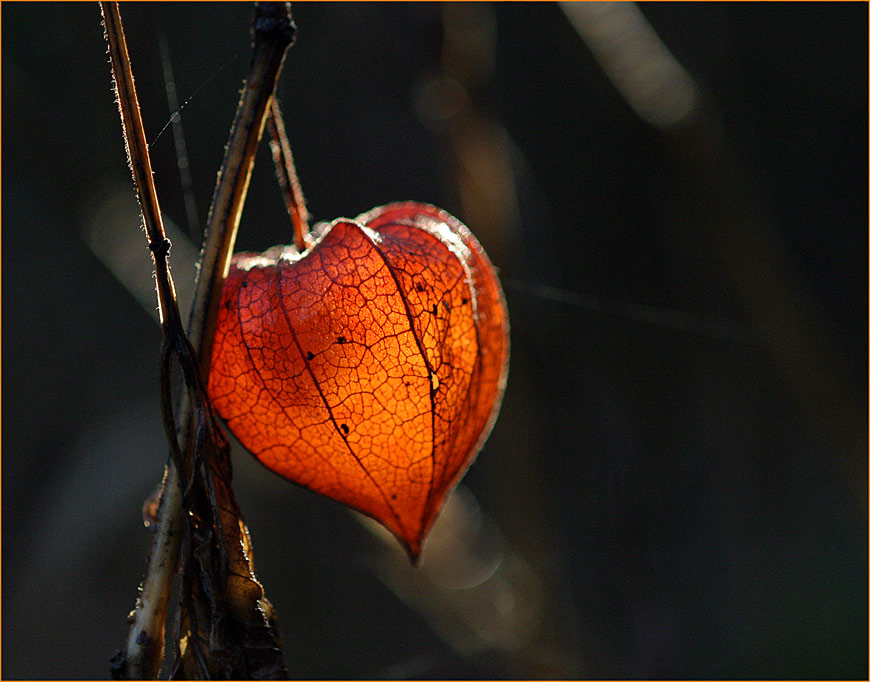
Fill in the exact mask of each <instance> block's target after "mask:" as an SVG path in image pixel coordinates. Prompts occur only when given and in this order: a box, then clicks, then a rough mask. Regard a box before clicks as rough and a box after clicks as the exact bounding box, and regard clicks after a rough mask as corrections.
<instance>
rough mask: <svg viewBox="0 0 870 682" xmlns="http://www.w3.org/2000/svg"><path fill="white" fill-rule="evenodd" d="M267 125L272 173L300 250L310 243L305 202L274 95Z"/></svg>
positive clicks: (294, 240)
mask: <svg viewBox="0 0 870 682" xmlns="http://www.w3.org/2000/svg"><path fill="white" fill-rule="evenodd" d="M268 125H269V135H270V137H271V139H270V141H269V148H270V149H271V150H272V160H273V161H274V162H275V175H276V176H277V178H278V185H279V186H280V187H281V192H282V194H283V195H284V205H285V206H286V207H287V213H289V214H290V219H291V220H292V221H293V243H294V244H296V248H297V249H299V251H304V250H305V249H307V248H308V247H309V246H310V245H311V237H310V235H309V233H308V221H309V215H308V209H307V208H306V206H305V197H304V196H303V194H302V185H300V184H299V176H298V175H297V174H296V163H295V162H294V161H293V152H292V150H291V149H290V140H289V139H288V138H287V131H286V130H285V129H284V116H283V115H282V114H281V107H280V106H279V105H278V100H277V99H275V98H273V99H272V105H271V106H270V107H269V120H268Z"/></svg>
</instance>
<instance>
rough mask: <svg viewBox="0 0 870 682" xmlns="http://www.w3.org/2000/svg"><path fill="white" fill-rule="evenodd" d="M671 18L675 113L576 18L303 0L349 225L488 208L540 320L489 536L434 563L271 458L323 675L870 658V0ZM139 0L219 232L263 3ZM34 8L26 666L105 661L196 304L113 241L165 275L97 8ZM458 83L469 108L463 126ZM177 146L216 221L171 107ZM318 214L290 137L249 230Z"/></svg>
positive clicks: (485, 232) (782, 667) (11, 454)
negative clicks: (417, 211) (601, 50)
mask: <svg viewBox="0 0 870 682" xmlns="http://www.w3.org/2000/svg"><path fill="white" fill-rule="evenodd" d="M642 11H643V13H644V14H645V15H646V16H647V18H648V19H649V21H650V23H651V24H652V26H653V27H654V28H655V30H656V31H657V32H658V33H659V35H660V37H661V38H662V39H663V41H664V42H665V44H667V46H668V47H669V48H670V50H671V52H672V53H673V55H674V56H675V57H676V58H677V59H678V60H679V61H680V62H681V63H682V64H683V66H685V68H686V69H687V70H688V71H689V73H691V74H692V76H693V77H694V78H695V81H696V82H697V84H698V86H699V92H700V93H701V106H700V108H699V110H698V112H697V113H696V115H695V116H694V117H693V118H691V119H690V120H689V121H687V122H684V123H683V124H682V125H680V126H677V127H676V128H670V129H656V128H654V127H652V126H649V125H647V124H646V123H644V122H643V121H642V120H641V119H640V118H638V116H637V115H636V114H635V113H634V112H633V111H632V109H631V108H630V107H629V106H628V105H627V104H626V103H625V101H624V100H623V99H622V98H621V97H620V95H619V93H618V91H617V90H616V89H615V88H614V86H613V85H612V84H611V82H610V81H609V80H608V78H607V76H605V74H604V72H603V71H602V70H601V69H600V68H599V66H598V64H597V63H596V61H595V60H594V59H593V57H592V54H591V53H590V51H589V49H588V48H587V47H586V45H585V44H584V42H583V41H582V40H581V39H580V38H579V37H578V35H577V33H576V32H574V30H573V28H572V27H571V24H570V23H569V22H568V21H567V19H566V18H565V16H564V15H563V14H562V12H561V10H560V8H559V7H558V6H557V5H553V4H537V3H535V4H524V3H517V4H513V3H508V4H495V5H488V4H481V5H474V6H450V7H447V8H445V9H444V11H443V12H442V7H441V6H439V5H437V4H421V5H416V4H415V5H406V4H401V3H396V4H393V3H390V4H343V3H341V4H334V5H333V4H326V5H322V4H315V3H311V4H307V3H304V4H299V5H296V6H294V14H295V18H296V21H297V24H298V25H299V33H298V40H297V44H296V46H295V47H293V48H292V49H291V51H290V53H289V55H288V58H287V61H286V65H285V69H284V74H283V76H282V82H281V85H280V96H281V100H282V103H283V108H284V112H285V117H286V121H287V127H288V131H289V135H290V138H291V141H292V144H293V148H294V152H295V154H296V158H297V164H298V169H299V174H300V176H301V179H302V183H303V187H304V188H305V191H306V195H307V198H308V203H309V208H310V210H311V212H312V213H313V215H314V217H315V219H318V220H331V219H333V218H335V217H338V216H355V215H357V214H358V213H360V212H362V211H364V210H367V209H369V208H371V207H373V206H376V205H380V204H382V203H385V202H388V201H392V200H398V199H416V200H421V201H429V202H432V203H435V204H438V205H441V206H443V207H444V208H446V209H448V210H450V211H451V212H453V213H455V214H456V215H457V216H459V217H460V218H462V219H464V220H466V222H468V224H469V226H470V228H471V229H472V230H473V231H474V232H475V233H476V234H478V236H479V238H480V239H481V241H482V242H483V244H484V245H485V247H486V248H487V249H488V251H489V253H490V255H491V257H492V258H493V260H494V262H495V264H496V265H498V266H500V268H501V270H502V274H503V277H504V282H505V291H506V296H507V300H508V304H509V308H510V313H511V321H512V343H513V348H512V351H513V352H512V359H511V377H510V381H509V384H508V390H507V393H506V396H505V400H504V407H503V409H502V412H501V416H500V418H499V421H498V423H497V424H496V427H495V430H494V431H493V433H492V436H491V437H490V439H489V441H488V442H487V444H486V446H485V447H484V449H483V451H482V452H481V454H480V457H479V459H478V461H477V462H476V464H475V465H474V466H473V467H472V469H471V470H470V472H469V474H468V476H467V478H466V481H465V486H464V489H465V490H466V493H465V494H464V496H463V498H462V499H463V500H465V507H463V509H464V510H465V512H466V514H467V515H470V516H469V518H471V519H472V521H470V522H469V525H468V526H467V527H466V528H465V531H464V533H465V535H462V536H461V537H463V538H465V539H467V543H466V544H464V545H462V546H461V547H458V548H457V547H451V546H450V544H449V538H450V537H451V529H453V528H454V527H455V524H454V523H453V522H452V521H450V520H449V519H448V517H447V515H446V513H445V518H444V519H442V524H443V525H444V529H443V530H440V532H441V533H442V535H445V534H446V535H447V536H448V539H447V540H443V539H442V540H438V541H436V538H434V537H433V539H432V546H431V547H430V548H427V552H424V558H423V568H421V569H419V570H418V571H417V572H412V571H411V570H410V568H408V567H407V566H406V564H407V561H406V559H405V558H404V557H402V556H401V555H400V554H398V553H395V552H394V551H393V550H394V547H393V545H392V544H390V543H386V544H385V543H382V542H381V541H380V540H379V539H377V538H376V537H375V536H374V535H372V533H370V532H369V530H368V529H367V527H365V526H363V525H361V524H359V523H357V522H356V520H355V518H354V516H353V515H351V514H349V513H347V512H346V511H344V510H343V509H341V508H340V507H339V506H338V505H335V504H333V503H331V502H329V501H326V500H323V499H320V498H318V497H316V496H314V495H312V494H310V493H307V492H305V491H302V490H300V489H297V488H295V487H293V486H292V485H289V484H287V483H285V482H284V481H282V480H280V479H278V478H277V477H274V476H272V475H270V474H268V473H267V472H265V471H264V470H262V469H261V468H260V467H259V466H257V465H256V464H254V463H252V462H251V461H250V458H249V457H248V456H247V455H246V454H245V453H244V452H243V451H241V450H240V449H238V450H237V452H236V453H235V458H234V459H235V462H236V472H235V480H236V484H237V492H238V496H239V499H240V503H241V505H242V509H243V511H244V513H245V515H246V518H247V521H248V523H249V526H250V529H251V532H252V535H253V541H254V546H255V549H256V553H257V568H258V574H259V577H260V578H261V580H262V581H263V583H264V585H265V587H266V592H267V594H268V595H269V597H270V598H271V600H272V602H273V603H274V604H275V606H276V608H277V610H278V613H279V615H280V618H281V625H282V631H283V634H284V639H285V652H286V656H287V663H288V666H289V669H290V671H291V675H293V676H294V677H299V678H326V677H328V678H371V677H375V678H386V677H419V678H445V677H460V678H480V677H483V678H498V677H505V678H510V677H557V678H558V677H563V678H564V677H574V678H577V677H592V678H610V677H620V678H633V677H641V678H654V677H672V678H679V677H696V678H697V677H700V678H717V677H727V678H746V677H749V678H765V677H787V678H805V677H810V678H828V677H830V678H864V679H866V677H867V674H868V669H867V615H868V614H867V603H868V595H867V500H866V494H867V489H866V482H867V473H866V471H867V469H866V460H867V438H866V435H867V421H866V415H867V401H866V396H867V381H866V377H867V336H866V330H867V279H866V277H867V249H866V245H867V222H868V221H867V218H868V216H867V206H868V197H867V94H868V93H867V81H868V78H867V77H868V73H867V47H868V46H867V23H868V22H867V18H868V17H867V12H868V10H867V6H866V4H864V3H853V4H828V3H825V4H824V5H814V4H799V5H798V4H766V3H765V4H748V5H742V4H733V3H725V4H699V5H694V4H688V5H687V4H682V3H680V4H679V5H670V4H654V5H644V6H642ZM122 13H123V16H124V20H125V25H126V27H127V31H128V40H129V42H130V50H131V55H132V60H133V67H134V71H135V74H136V76H137V85H138V88H139V96H140V98H141V100H142V105H143V116H144V120H145V125H146V130H147V131H148V132H149V135H150V136H151V137H153V136H154V135H156V133H157V131H158V130H159V129H160V128H161V127H163V125H164V124H165V123H166V122H167V121H168V120H169V109H168V106H167V101H166V89H165V81H164V77H163V75H162V69H161V61H160V51H159V49H158V44H159V40H160V38H161V36H162V37H164V38H165V40H166V44H167V45H168V48H169V54H170V56H171V59H172V64H173V68H174V72H175V84H176V87H177V91H178V96H179V98H180V100H181V101H184V100H185V99H187V98H188V97H190V96H191V95H192V94H193V93H194V92H196V95H195V96H194V97H193V98H192V100H191V101H190V103H189V104H188V105H187V106H186V108H185V109H184V110H183V112H182V122H183V125H184V132H185V140H186V144H187V151H188V158H189V164H190V173H191V178H192V184H193V195H192V196H193V199H194V202H195V205H196V208H197V209H198V213H199V216H200V217H199V220H200V224H201V223H202V222H203V221H204V217H205V214H206V212H207V208H208V202H209V199H210V196H211V191H212V186H213V183H214V178H215V173H216V171H217V168H218V166H219V164H220V161H221V157H222V152H223V145H224V143H225V141H226V138H227V132H228V128H229V124H230V122H231V120H232V116H233V112H234V108H235V104H236V101H237V97H238V90H239V88H240V85H241V81H242V78H243V75H244V72H245V69H246V66H247V60H248V54H249V38H248V25H249V17H250V6H248V5H245V4H235V3H219V4H204V3H203V4H201V3H194V4H189V5H187V4H160V5H152V4H147V3H143V4H134V5H122ZM445 18H446V23H445V22H444V21H443V19H445ZM2 19H3V29H4V30H3V44H2V59H3V62H2V67H3V73H2V75H3V80H2V95H3V99H2V102H3V105H2V119H3V131H2V132H3V143H4V144H3V150H2V153H3V157H2V171H3V187H2V189H3V206H2V219H3V231H2V285H3V294H2V304H3V346H2V352H3V359H2V370H3V375H2V378H3V382H2V402H3V416H2V436H3V441H2V445H3V453H2V454H3V471H2V473H3V476H2V481H3V487H2V492H3V507H2V512H3V547H2V548H3V564H2V568H3V574H2V575H3V585H2V587H3V600H2V609H3V610H2V616H3V618H2V624H3V631H2V635H3V651H2V654H3V668H2V676H3V677H4V678H6V679H12V678H101V677H105V676H107V675H108V659H109V657H110V656H111V655H112V653H113V652H114V650H115V649H116V648H117V647H119V646H120V645H121V644H122V642H123V640H124V638H125V635H126V632H127V626H126V624H125V620H124V619H125V616H126V614H127V612H128V611H129V610H130V609H131V608H132V606H133V604H134V600H135V596H136V588H137V585H138V583H139V580H140V577H141V572H142V569H143V567H144V562H145V557H146V552H147V548H148V531H147V530H145V529H144V528H143V525H142V521H141V516H140V508H141V504H142V501H143V500H144V499H145V497H146V496H147V495H148V493H149V492H150V490H151V489H152V488H153V486H154V484H155V483H156V482H157V481H158V480H159V478H160V476H161V472H162V468H163V465H164V463H165V460H166V446H165V442H164V439H163V436H162V428H161V425H160V421H159V410H158V397H157V357H158V349H159V343H160V339H159V329H158V326H157V325H156V324H155V323H154V320H153V318H152V317H151V316H150V314H149V310H147V309H146V308H145V307H143V306H142V305H140V303H138V302H137V300H136V298H135V297H134V296H133V295H131V293H130V291H129V289H128V288H126V287H125V286H124V285H122V284H121V283H120V282H119V280H118V279H117V278H116V276H115V275H114V274H113V273H112V272H110V270H109V268H107V267H106V266H105V265H104V264H103V262H102V261H101V260H100V259H98V257H97V256H96V255H95V253H94V251H93V249H92V248H91V247H89V246H88V244H89V243H91V244H96V248H97V250H99V245H100V244H102V245H104V246H105V245H106V244H109V245H114V246H110V247H109V249H108V251H109V252H110V253H114V254H115V256H116V257H117V258H116V261H117V263H120V264H121V265H118V264H117V263H116V265H115V266H114V267H115V271H116V272H117V273H120V272H121V269H122V266H124V264H126V265H129V267H131V268H134V269H135V268H136V267H137V266H138V268H139V270H138V271H136V273H135V274H130V275H126V276H124V275H120V276H121V277H122V278H123V277H126V280H127V282H128V284H129V283H130V282H134V283H136V282H138V284H139V286H143V284H144V286H145V288H146V295H147V289H148V288H149V287H150V286H151V283H150V280H149V279H148V277H149V274H148V273H149V270H148V267H149V266H148V253H147V250H146V248H145V240H144V238H143V236H142V234H141V233H140V232H139V229H138V225H137V222H138V219H137V217H136V214H135V203H134V200H133V188H132V184H131V182H130V177H129V173H128V171H127V169H126V165H125V158H124V148H123V143H122V139H121V133H120V124H119V121H118V114H117V110H116V108H115V106H114V104H113V93H112V91H111V88H110V76H109V66H108V60H107V56H106V53H105V46H104V43H103V39H102V29H101V26H100V16H99V10H98V7H97V5H96V3H93V4H92V3H87V4H77V3H72V4H67V3H63V4H51V3H46V4H42V3H39V4H29V3H20V4H19V3H13V4H9V3H4V4H3V7H2ZM445 27H446V33H445ZM445 35H448V36H450V41H449V44H447V45H446V47H445V40H444V36H445ZM451 46H452V47H451ZM457 46H458V47H457ZM451 50H452V51H451ZM442 52H445V53H446V54H447V57H445V61H444V64H445V65H446V66H443V67H442ZM457 54H458V55H459V57H458V58H457V57H456V55H457ZM457 59H458V61H456V60H457ZM440 68H444V69H446V70H445V71H443V72H442V73H441V77H444V76H451V75H452V76H453V77H454V78H455V81H456V82H458V83H459V84H460V85H461V86H464V87H465V91H466V92H467V93H469V94H470V99H469V100H468V103H467V104H466V107H465V108H464V109H461V110H457V111H455V112H454V115H453V117H452V118H451V117H450V116H448V114H450V113H451V111H454V110H453V109H451V108H450V106H449V105H450V103H451V102H453V101H454V100H451V99H450V98H449V97H447V98H446V99H443V97H442V99H439V96H441V95H444V93H448V94H449V93H450V92H460V93H461V92H462V87H459V89H458V90H457V88H456V87H455V86H456V82H453V81H449V83H453V86H452V87H453V89H452V90H451V89H449V88H448V89H441V90H439V89H438V87H439V84H440V85H441V86H443V85H444V83H445V82H448V81H444V80H437V78H438V77H439V76H438V73H439V72H438V70H439V69H440ZM433 92H434V93H435V94H434V95H433V94H432V93H433ZM438 93H441V95H439V94H438ZM438 102H442V103H444V102H446V104H444V106H442V108H441V109H439V108H438V106H437V105H438ZM463 126H465V127H463ZM463 130H464V131H465V132H466V133H467V134H458V133H457V131H463ZM468 131H471V132H470V133H468ZM152 147H153V155H154V165H155V172H156V178H157V183H158V192H159V193H160V199H161V202H162V205H163V209H164V211H165V213H166V215H167V216H168V218H170V219H171V220H172V221H173V222H174V223H176V224H177V225H179V226H180V229H181V230H182V231H185V230H188V229H189V227H188V222H187V218H186V212H185V204H184V197H185V194H184V191H183V189H182V182H181V180H180V179H179V173H178V170H177V160H178V156H177V152H176V147H175V145H174V143H173V135H172V130H170V129H168V130H166V132H165V133H164V134H163V135H162V136H161V137H160V138H159V139H158V140H157V141H156V142H155V143H154V144H153V146H152ZM463 164H465V165H463ZM469 164H470V165H469ZM475 164H477V165H476V166H475ZM463 168H465V169H466V171H462V170H461V169H463ZM469 168H470V169H471V170H468V169H469ZM475 169H477V170H475ZM505 169H508V170H509V171H510V172H509V173H507V180H506V181H505V182H501V184H499V183H500V180H499V178H503V177H504V176H505ZM459 187H462V189H463V192H462V193H461V192H460V191H458V188H459ZM487 192H489V193H490V194H487ZM491 196H494V197H495V199H496V200H495V203H489V204H487V199H486V197H491ZM199 229H200V228H199V227H196V228H194V229H193V231H192V232H193V235H194V241H196V242H198V241H199V239H200V232H199ZM289 239H290V223H289V220H288V218H287V217H286V215H285V214H284V213H283V205H282V202H281V198H280V195H279V193H278V191H277V189H276V186H275V183H274V180H273V177H272V170H271V167H270V161H269V159H268V156H267V155H266V154H262V155H261V156H260V158H259V160H258V165H257V168H256V169H255V172H254V179H253V182H252V187H251V192H250V194H249V198H248V203H247V208H246V211H245V216H244V218H243V223H242V227H241V232H240V236H239V239H238V246H239V247H240V248H245V249H256V250H263V249H265V248H266V247H268V246H271V245H272V244H274V243H280V242H287V241H289ZM112 240H114V241H112ZM104 250H105V249H104ZM181 252H182V247H181V240H180V238H177V239H176V245H175V246H174V247H173V255H174V257H175V258H176V260H175V261H173V264H174V265H175V276H176V280H177V283H178V286H179V289H181V290H182V291H184V292H186V291H189V289H190V285H191V280H192V276H193V269H192V268H191V267H190V266H189V265H187V266H184V263H183V259H182V257H181V255H182V253H181ZM155 305H156V303H155V302H154V301H153V300H150V301H149V302H148V304H147V307H148V308H150V309H151V312H153V308H154V307H155ZM474 499H476V503H475V502H474V501H473V500H474ZM475 504H476V505H478V506H477V508H478V509H479V513H480V516H475V515H474V513H473V510H474V509H475ZM475 519H476V520H475ZM457 532H459V531H457ZM460 535H461V534H460ZM460 535H457V536H456V537H460ZM445 547H446V549H445ZM445 557H446V559H445ZM474 567H477V568H478V569H480V570H479V571H478V572H477V573H475V574H474V576H472V578H473V579H471V578H469V577H468V576H469V574H471V573H474V571H473V570H472V569H473V568H474ZM451 571H453V572H454V573H456V572H458V573H459V574H461V575H459V577H457V576H455V575H453V574H452V573H451ZM463 571H465V573H462V572H463Z"/></svg>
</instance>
